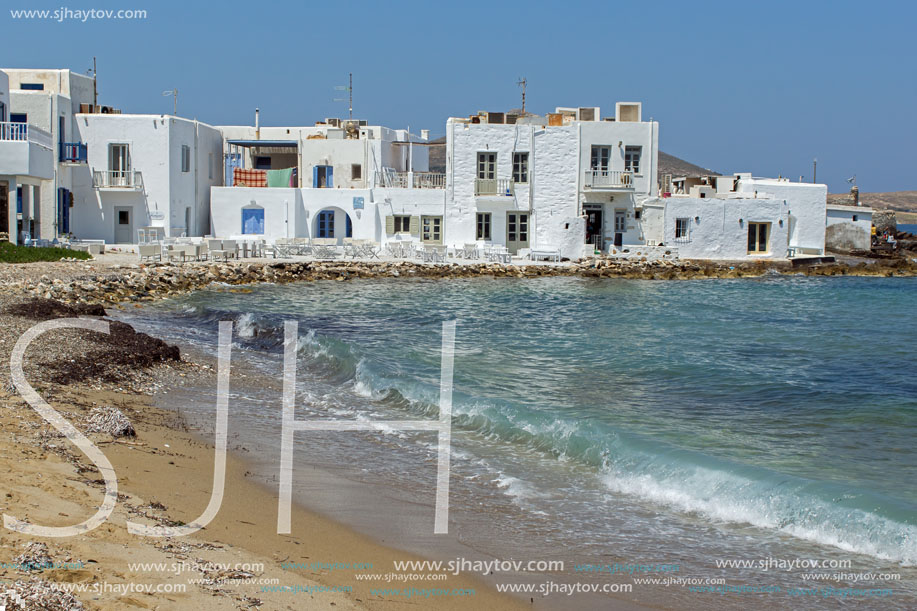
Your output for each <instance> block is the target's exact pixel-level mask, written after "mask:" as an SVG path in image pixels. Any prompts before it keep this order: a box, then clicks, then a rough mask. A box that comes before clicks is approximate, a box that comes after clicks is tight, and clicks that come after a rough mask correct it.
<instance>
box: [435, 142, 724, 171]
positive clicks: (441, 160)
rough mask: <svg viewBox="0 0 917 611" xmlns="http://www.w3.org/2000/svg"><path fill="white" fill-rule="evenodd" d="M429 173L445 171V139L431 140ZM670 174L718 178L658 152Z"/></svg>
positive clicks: (660, 160)
mask: <svg viewBox="0 0 917 611" xmlns="http://www.w3.org/2000/svg"><path fill="white" fill-rule="evenodd" d="M430 143H431V144H432V145H433V146H431V147H430V171H431V172H440V173H443V172H445V171H446V137H445V136H443V137H442V138H437V139H436V140H431V141H430ZM664 174H671V175H672V176H673V177H676V176H718V175H719V172H715V171H713V170H708V169H707V168H702V167H701V166H699V165H695V164H693V163H690V162H688V161H685V160H684V159H679V158H678V157H676V156H674V155H669V154H668V153H663V152H662V151H659V175H660V176H662V175H664Z"/></svg>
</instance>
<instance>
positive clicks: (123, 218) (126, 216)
mask: <svg viewBox="0 0 917 611" xmlns="http://www.w3.org/2000/svg"><path fill="white" fill-rule="evenodd" d="M118 224H119V225H130V224H131V215H130V212H128V211H127V210H118Z"/></svg>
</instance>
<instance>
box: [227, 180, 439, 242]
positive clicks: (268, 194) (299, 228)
mask: <svg viewBox="0 0 917 611" xmlns="http://www.w3.org/2000/svg"><path fill="white" fill-rule="evenodd" d="M211 191H212V200H211V217H212V219H213V233H214V235H215V236H217V237H223V238H239V237H246V238H263V239H265V240H267V241H268V242H273V241H275V240H276V239H277V238H309V237H312V238H314V237H317V235H318V234H317V229H316V223H317V219H318V216H319V213H320V212H322V211H324V210H332V211H334V213H335V215H334V228H335V236H334V237H335V238H336V239H337V240H338V242H339V243H341V242H342V241H343V239H344V237H345V233H346V222H347V218H348V217H349V218H350V221H351V224H352V236H351V237H353V238H354V239H357V240H373V241H376V242H379V243H381V244H384V243H385V242H387V241H391V240H401V239H411V240H419V237H417V236H409V235H399V234H386V233H385V218H386V216H389V215H395V214H404V215H409V216H424V215H429V216H443V209H444V196H443V191H442V190H436V189H312V188H305V189H282V188H251V187H216V188H213V189H212V190H211ZM357 198H362V206H363V207H362V209H361V208H360V207H359V205H358V203H357V201H356V200H357ZM251 207H260V208H263V209H264V222H265V231H264V234H263V235H257V236H256V235H245V236H243V235H242V210H243V209H244V208H251Z"/></svg>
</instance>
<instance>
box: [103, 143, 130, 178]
mask: <svg viewBox="0 0 917 611" xmlns="http://www.w3.org/2000/svg"><path fill="white" fill-rule="evenodd" d="M108 169H109V170H111V172H112V174H113V175H115V176H125V175H126V174H127V173H128V172H130V171H131V149H130V145H127V144H111V145H109V147H108Z"/></svg>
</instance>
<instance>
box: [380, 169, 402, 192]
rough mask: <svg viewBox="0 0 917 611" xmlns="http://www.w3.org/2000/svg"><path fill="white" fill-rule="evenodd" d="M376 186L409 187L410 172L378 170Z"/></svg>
mask: <svg viewBox="0 0 917 611" xmlns="http://www.w3.org/2000/svg"><path fill="white" fill-rule="evenodd" d="M376 186H377V187H388V188H390V189H407V188H408V173H407V172H394V171H382V172H376Z"/></svg>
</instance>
